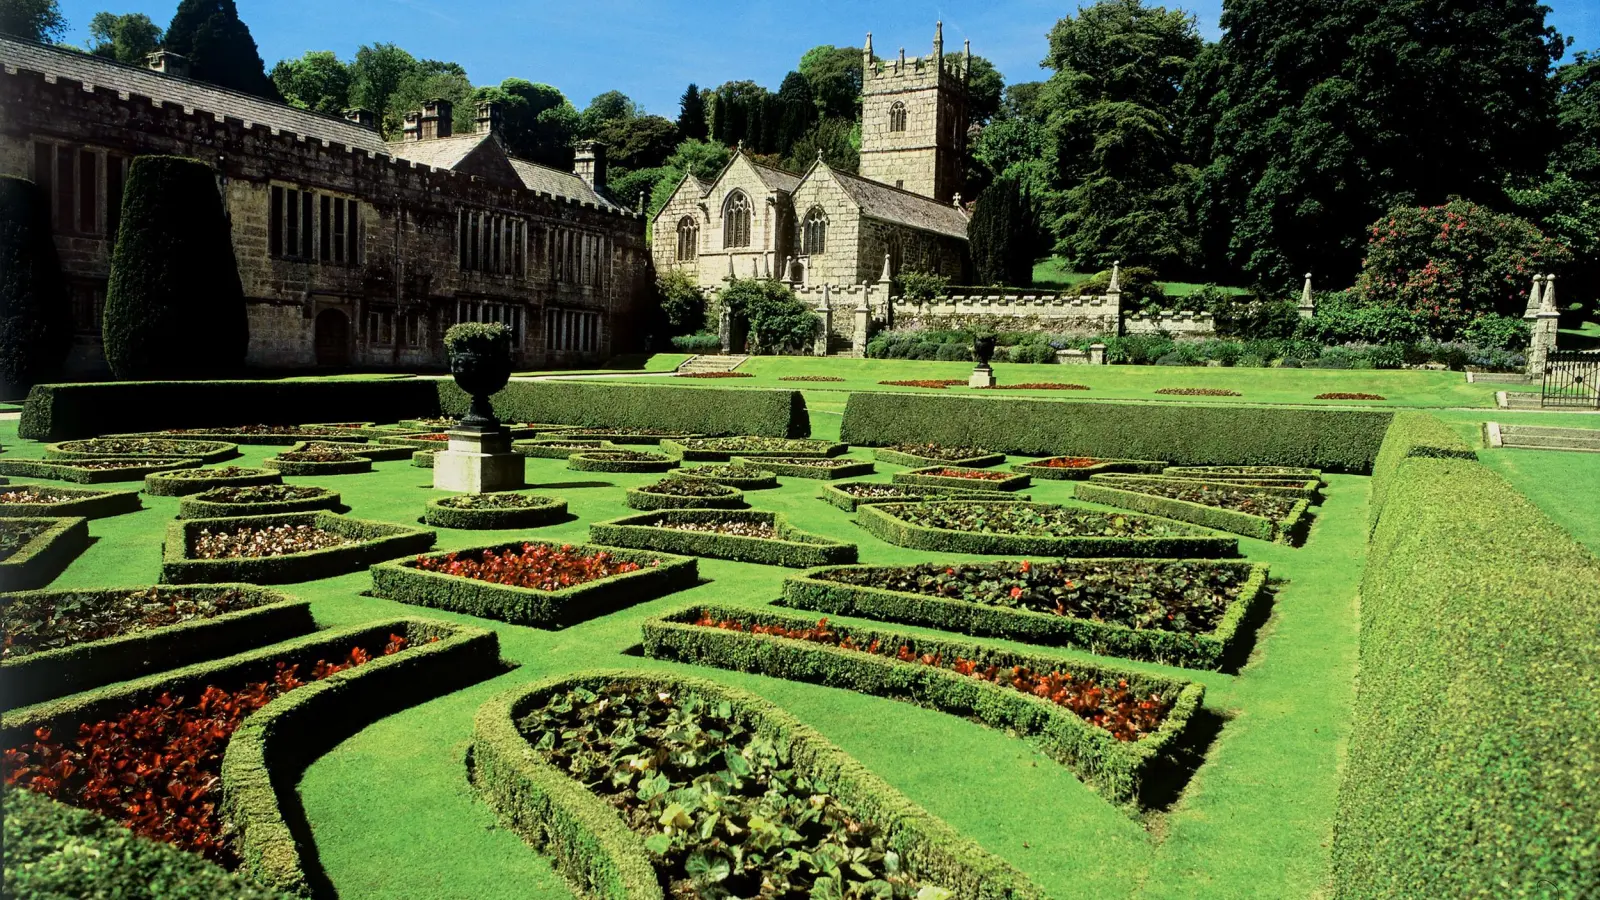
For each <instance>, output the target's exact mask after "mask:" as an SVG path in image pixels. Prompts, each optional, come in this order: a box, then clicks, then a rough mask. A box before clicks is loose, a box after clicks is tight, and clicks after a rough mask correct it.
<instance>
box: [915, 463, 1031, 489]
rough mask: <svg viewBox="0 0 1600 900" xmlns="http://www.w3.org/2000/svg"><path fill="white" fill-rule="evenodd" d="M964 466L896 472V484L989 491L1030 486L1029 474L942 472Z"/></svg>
mask: <svg viewBox="0 0 1600 900" xmlns="http://www.w3.org/2000/svg"><path fill="white" fill-rule="evenodd" d="M962 468H963V467H961V466H953V465H944V464H940V465H934V466H926V467H924V468H921V469H912V470H910V471H909V472H896V473H894V483H895V484H916V485H922V486H924V487H946V488H976V489H979V490H987V491H1017V490H1021V489H1023V488H1025V487H1027V486H1028V483H1029V479H1028V476H1027V475H1006V474H1005V473H1003V472H994V471H989V470H982V469H974V470H971V472H972V474H973V476H974V477H972V478H962V477H958V476H953V475H941V474H937V473H940V472H946V471H950V470H957V471H961V470H962Z"/></svg>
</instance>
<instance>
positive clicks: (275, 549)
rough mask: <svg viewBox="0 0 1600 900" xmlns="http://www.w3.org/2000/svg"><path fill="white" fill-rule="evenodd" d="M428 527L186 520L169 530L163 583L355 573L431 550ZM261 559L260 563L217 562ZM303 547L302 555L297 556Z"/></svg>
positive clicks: (314, 516) (303, 518)
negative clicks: (214, 554) (242, 548)
mask: <svg viewBox="0 0 1600 900" xmlns="http://www.w3.org/2000/svg"><path fill="white" fill-rule="evenodd" d="M434 537H435V535H434V532H433V530H432V529H428V528H416V527H413V526H409V525H395V524H391V523H389V522H368V521H364V520H362V519H351V518H348V517H346V516H340V515H335V514H334V513H331V512H303V513H281V514H278V515H271V516H244V517H240V518H227V519H221V518H218V519H184V520H182V521H178V522H173V523H172V524H171V525H169V526H168V527H167V540H166V543H165V545H164V546H163V547H162V563H161V581H162V582H163V583H165V584H202V583H214V582H221V581H245V582H250V583H252V584H289V583H291V582H296V581H313V580H315V579H318V578H331V577H333V576H335V575H344V574H346V573H348V572H357V571H360V570H361V569H364V568H366V567H368V566H370V565H372V564H373V563H376V562H382V561H383V560H386V559H393V558H395V557H397V556H406V555H410V554H415V553H422V552H425V551H427V550H428V549H429V548H430V547H432V546H433V541H434ZM241 547H244V548H247V549H246V550H244V552H261V553H264V554H266V555H259V556H226V555H218V556H216V557H212V558H207V556H206V554H208V553H216V554H231V553H237V552H240V548H241ZM296 547H305V548H306V549H294V548H296Z"/></svg>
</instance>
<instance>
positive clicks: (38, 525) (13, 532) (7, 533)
mask: <svg viewBox="0 0 1600 900" xmlns="http://www.w3.org/2000/svg"><path fill="white" fill-rule="evenodd" d="M49 527H50V524H49V522H47V521H46V520H44V519H32V520H30V521H13V522H5V523H3V524H0V561H4V560H7V559H10V558H11V557H12V556H13V555H15V554H16V552H17V551H18V550H21V549H22V548H23V547H25V546H27V544H28V542H29V541H31V540H33V539H34V538H36V537H38V536H39V535H41V534H43V533H44V532H45V530H46V529H48V528H49Z"/></svg>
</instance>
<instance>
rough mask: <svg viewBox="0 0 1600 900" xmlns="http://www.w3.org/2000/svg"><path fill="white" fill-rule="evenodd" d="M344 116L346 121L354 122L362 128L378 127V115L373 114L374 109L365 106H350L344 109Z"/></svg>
mask: <svg viewBox="0 0 1600 900" xmlns="http://www.w3.org/2000/svg"><path fill="white" fill-rule="evenodd" d="M344 117H345V119H346V121H350V122H354V123H356V124H357V125H360V126H361V127H362V128H370V129H375V128H377V127H378V121H377V117H376V116H374V115H373V114H372V110H370V109H367V108H366V107H364V106H352V107H350V108H349V109H347V110H345V111H344Z"/></svg>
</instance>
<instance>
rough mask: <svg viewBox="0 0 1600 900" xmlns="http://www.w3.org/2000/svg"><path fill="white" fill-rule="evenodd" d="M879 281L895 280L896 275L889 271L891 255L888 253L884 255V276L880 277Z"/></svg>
mask: <svg viewBox="0 0 1600 900" xmlns="http://www.w3.org/2000/svg"><path fill="white" fill-rule="evenodd" d="M878 280H879V281H893V280H894V274H893V273H892V272H890V271H889V254H888V253H887V252H885V253H884V254H883V276H882V277H880V278H879V279H878Z"/></svg>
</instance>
